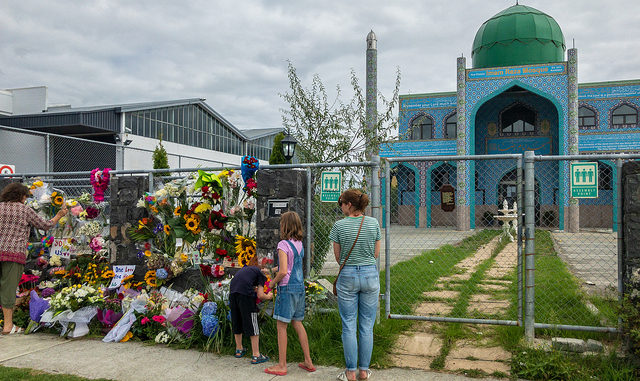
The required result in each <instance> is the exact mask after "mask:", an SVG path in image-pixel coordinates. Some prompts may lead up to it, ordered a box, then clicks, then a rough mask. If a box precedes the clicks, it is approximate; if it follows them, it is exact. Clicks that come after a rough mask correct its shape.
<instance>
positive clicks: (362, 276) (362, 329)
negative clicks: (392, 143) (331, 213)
mask: <svg viewBox="0 0 640 381" xmlns="http://www.w3.org/2000/svg"><path fill="white" fill-rule="evenodd" d="M338 205H340V207H341V208H342V212H343V213H344V215H345V216H346V217H345V218H344V219H342V220H340V221H337V222H336V223H335V224H334V225H333V228H332V229H331V233H330V234H329V238H330V239H331V241H333V253H334V255H335V258H336V261H337V262H338V264H340V265H342V264H344V267H343V268H342V271H341V272H340V274H339V275H338V281H337V284H336V289H337V291H338V309H339V311H340V318H341V320H342V346H343V348H344V359H345V362H346V365H347V369H346V370H345V371H344V372H342V373H340V374H339V375H338V379H339V380H342V381H345V380H355V379H356V371H357V370H359V371H358V372H357V373H358V374H357V377H358V379H360V380H366V379H368V378H369V376H370V375H371V371H370V370H369V364H370V362H371V352H372V351H373V324H374V323H375V320H376V313H377V309H378V295H379V293H380V279H379V276H378V269H377V266H376V258H378V255H379V254H380V238H381V234H380V225H379V224H378V221H377V220H376V219H375V218H372V217H367V216H365V215H364V210H365V208H366V207H367V205H369V197H368V196H367V195H366V194H364V193H362V192H361V191H360V190H357V189H349V190H346V191H344V192H343V193H342V194H341V195H340V198H338ZM347 257H348V258H347ZM356 324H357V327H356ZM356 332H357V334H356Z"/></svg>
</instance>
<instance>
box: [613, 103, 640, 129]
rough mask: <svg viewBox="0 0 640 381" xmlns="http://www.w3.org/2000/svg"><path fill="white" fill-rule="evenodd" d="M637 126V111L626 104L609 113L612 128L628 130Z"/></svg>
mask: <svg viewBox="0 0 640 381" xmlns="http://www.w3.org/2000/svg"><path fill="white" fill-rule="evenodd" d="M637 125H638V109H637V108H636V107H635V106H632V105H630V104H628V103H623V104H621V105H620V106H618V107H616V108H614V109H613V111H611V127H612V128H629V127H636V126H637Z"/></svg>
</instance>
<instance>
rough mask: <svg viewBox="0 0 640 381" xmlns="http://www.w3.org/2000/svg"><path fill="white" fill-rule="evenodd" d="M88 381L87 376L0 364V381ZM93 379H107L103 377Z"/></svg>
mask: <svg viewBox="0 0 640 381" xmlns="http://www.w3.org/2000/svg"><path fill="white" fill-rule="evenodd" d="M5 380H6V381H18V380H19V381H85V380H86V381H88V380H90V379H89V378H84V377H77V376H71V375H67V374H51V373H45V372H43V371H40V370H36V369H28V368H27V369H25V368H10V367H6V366H0V381H5ZM94 381H109V380H107V379H105V378H101V379H99V380H98V379H95V380H94Z"/></svg>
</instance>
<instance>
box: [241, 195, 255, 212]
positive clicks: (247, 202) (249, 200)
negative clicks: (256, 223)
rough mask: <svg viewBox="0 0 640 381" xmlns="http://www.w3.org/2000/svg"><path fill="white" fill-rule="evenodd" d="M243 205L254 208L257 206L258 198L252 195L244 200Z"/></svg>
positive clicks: (246, 207) (250, 208)
mask: <svg viewBox="0 0 640 381" xmlns="http://www.w3.org/2000/svg"><path fill="white" fill-rule="evenodd" d="M242 207H243V208H245V209H249V210H254V209H255V208H256V199H255V198H254V197H253V196H251V197H249V198H247V199H246V200H244V202H242Z"/></svg>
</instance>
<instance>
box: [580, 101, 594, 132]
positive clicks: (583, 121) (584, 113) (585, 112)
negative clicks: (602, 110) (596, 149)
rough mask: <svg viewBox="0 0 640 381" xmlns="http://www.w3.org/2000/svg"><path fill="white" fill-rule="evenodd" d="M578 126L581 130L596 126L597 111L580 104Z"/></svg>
mask: <svg viewBox="0 0 640 381" xmlns="http://www.w3.org/2000/svg"><path fill="white" fill-rule="evenodd" d="M578 128H579V129H581V130H589V129H594V128H596V112H595V111H593V110H591V109H590V108H588V107H585V106H580V107H579V108H578Z"/></svg>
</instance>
